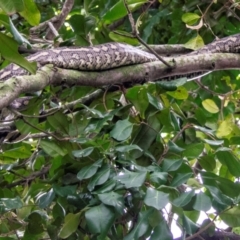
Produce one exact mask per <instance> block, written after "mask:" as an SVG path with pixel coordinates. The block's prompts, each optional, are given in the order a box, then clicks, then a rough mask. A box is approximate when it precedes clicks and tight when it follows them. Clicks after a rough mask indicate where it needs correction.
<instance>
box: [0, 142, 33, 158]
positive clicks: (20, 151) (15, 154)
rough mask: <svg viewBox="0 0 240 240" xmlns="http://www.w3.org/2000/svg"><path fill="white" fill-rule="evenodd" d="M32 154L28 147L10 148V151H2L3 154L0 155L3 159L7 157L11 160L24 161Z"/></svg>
mask: <svg viewBox="0 0 240 240" xmlns="http://www.w3.org/2000/svg"><path fill="white" fill-rule="evenodd" d="M31 154H32V152H31V149H30V148H28V146H24V145H23V146H21V147H18V148H12V149H10V150H7V151H4V152H3V154H1V155H2V156H4V157H9V158H13V159H19V158H20V159H24V158H28V157H30V156H31Z"/></svg>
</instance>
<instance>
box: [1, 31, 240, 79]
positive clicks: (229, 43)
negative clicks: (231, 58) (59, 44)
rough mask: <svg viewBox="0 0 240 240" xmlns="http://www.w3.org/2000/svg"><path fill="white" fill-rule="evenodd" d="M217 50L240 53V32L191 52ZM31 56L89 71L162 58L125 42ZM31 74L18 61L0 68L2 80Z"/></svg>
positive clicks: (29, 58)
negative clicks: (17, 63)
mask: <svg viewBox="0 0 240 240" xmlns="http://www.w3.org/2000/svg"><path fill="white" fill-rule="evenodd" d="M216 52H225V53H237V52H240V34H236V35H233V36H230V37H225V38H222V39H220V40H217V41H214V42H213V43H211V44H208V45H206V46H204V47H203V48H201V49H199V50H196V51H193V52H192V53H190V54H188V55H196V54H203V53H216ZM27 59H28V60H29V61H36V62H37V63H38V67H41V66H43V65H46V64H53V65H54V66H56V67H59V68H65V69H77V70H86V71H97V70H107V69H112V68H116V67H120V66H126V65H133V64H140V63H146V62H152V61H159V60H158V58H157V57H156V56H155V55H153V54H151V53H148V52H145V51H143V50H140V49H138V48H135V47H132V46H130V45H127V44H121V43H106V44H102V45H97V46H93V47H82V48H56V49H50V50H43V51H40V52H38V53H35V54H33V55H31V56H29V57H27ZM27 74H28V72H27V71H26V70H25V69H23V68H21V67H19V66H17V65H15V64H10V65H8V66H7V67H6V68H4V69H3V70H1V71H0V81H4V80H7V79H9V78H11V77H13V76H19V75H27ZM186 76H187V75H186Z"/></svg>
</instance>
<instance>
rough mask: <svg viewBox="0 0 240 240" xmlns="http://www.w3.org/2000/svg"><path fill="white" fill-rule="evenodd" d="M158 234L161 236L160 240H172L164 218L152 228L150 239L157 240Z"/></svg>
mask: <svg viewBox="0 0 240 240" xmlns="http://www.w3.org/2000/svg"><path fill="white" fill-rule="evenodd" d="M159 236H161V240H172V239H173V235H172V233H171V231H170V229H169V227H168V224H167V223H166V221H165V219H162V220H161V221H160V222H159V224H158V225H157V226H156V227H155V228H154V229H153V232H152V234H151V237H150V239H151V240H159Z"/></svg>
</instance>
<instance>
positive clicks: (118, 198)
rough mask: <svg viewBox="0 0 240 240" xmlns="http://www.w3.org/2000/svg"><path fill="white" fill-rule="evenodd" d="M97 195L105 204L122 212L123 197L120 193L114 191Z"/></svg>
mask: <svg viewBox="0 0 240 240" xmlns="http://www.w3.org/2000/svg"><path fill="white" fill-rule="evenodd" d="M98 197H99V199H100V201H101V202H102V203H104V204H105V205H109V206H113V207H114V208H115V209H116V210H117V211H118V212H119V213H120V214H122V213H123V211H124V199H123V196H122V195H120V194H118V193H115V192H109V193H102V194H98Z"/></svg>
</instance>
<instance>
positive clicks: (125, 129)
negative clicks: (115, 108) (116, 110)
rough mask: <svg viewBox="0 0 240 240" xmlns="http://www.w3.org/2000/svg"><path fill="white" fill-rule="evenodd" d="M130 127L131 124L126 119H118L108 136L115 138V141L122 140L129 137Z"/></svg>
mask: <svg viewBox="0 0 240 240" xmlns="http://www.w3.org/2000/svg"><path fill="white" fill-rule="evenodd" d="M132 129H133V124H132V123H130V122H129V121H128V120H127V119H125V120H119V121H117V123H116V124H115V126H114V128H113V130H112V131H111V132H110V136H111V137H113V138H115V139H116V140H117V141H124V140H126V139H128V138H129V137H130V135H131V133H132Z"/></svg>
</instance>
